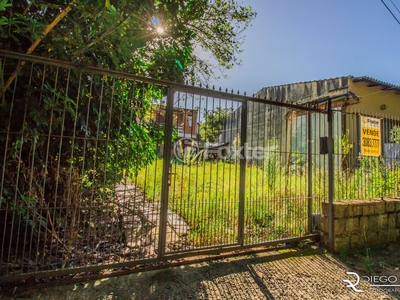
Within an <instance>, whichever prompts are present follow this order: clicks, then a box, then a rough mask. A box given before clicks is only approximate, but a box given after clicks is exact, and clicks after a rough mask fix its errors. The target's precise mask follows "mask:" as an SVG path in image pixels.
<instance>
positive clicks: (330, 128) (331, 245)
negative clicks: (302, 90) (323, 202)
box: [328, 99, 335, 252]
mask: <svg viewBox="0 0 400 300" xmlns="http://www.w3.org/2000/svg"><path fill="white" fill-rule="evenodd" d="M333 147H334V145H333V111H332V100H331V99H329V100H328V203H329V205H328V248H329V251H331V252H333V249H334V239H333V238H334V226H333V225H334V222H333V221H334V220H333V217H334V215H333V199H334V192H335V190H334V188H335V187H334V183H335V181H334V175H335V174H334V162H333Z"/></svg>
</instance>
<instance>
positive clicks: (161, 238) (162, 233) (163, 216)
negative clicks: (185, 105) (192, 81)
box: [158, 87, 175, 258]
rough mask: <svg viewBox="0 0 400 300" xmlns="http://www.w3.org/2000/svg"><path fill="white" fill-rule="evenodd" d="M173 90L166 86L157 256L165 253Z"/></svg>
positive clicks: (160, 256)
mask: <svg viewBox="0 0 400 300" xmlns="http://www.w3.org/2000/svg"><path fill="white" fill-rule="evenodd" d="M174 93H175V92H174V90H173V89H172V88H171V87H168V92H167V108H166V113H165V136H164V155H163V177H162V186H161V207H160V228H159V231H158V232H159V234H158V258H162V257H163V256H164V254H165V245H166V235H167V222H168V192H169V176H170V174H169V173H170V170H169V166H170V164H171V149H172V129H173V111H174Z"/></svg>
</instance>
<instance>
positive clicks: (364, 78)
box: [350, 76, 400, 94]
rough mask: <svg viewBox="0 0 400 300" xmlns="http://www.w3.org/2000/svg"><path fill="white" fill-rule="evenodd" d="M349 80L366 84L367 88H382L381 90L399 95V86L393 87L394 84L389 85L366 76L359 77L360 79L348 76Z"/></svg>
mask: <svg viewBox="0 0 400 300" xmlns="http://www.w3.org/2000/svg"><path fill="white" fill-rule="evenodd" d="M350 78H351V79H353V82H366V83H368V86H370V87H373V86H382V87H383V88H382V90H386V91H389V90H394V91H395V93H396V94H400V86H399V85H395V84H391V83H388V82H384V81H381V80H378V79H375V78H372V77H368V76H360V77H354V76H350Z"/></svg>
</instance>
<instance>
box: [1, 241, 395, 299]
mask: <svg viewBox="0 0 400 300" xmlns="http://www.w3.org/2000/svg"><path fill="white" fill-rule="evenodd" d="M399 249H400V245H397V246H396V247H394V248H393V246H392V248H389V250H388V249H384V250H385V251H386V252H385V253H386V254H391V257H392V258H393V255H397V256H398V255H399V254H400V252H398V251H399ZM385 253H384V254H385ZM382 259H388V258H386V257H385V256H384V255H382V256H379V255H377V256H376V257H374V258H373V259H372V262H373V263H372V264H369V265H368V266H369V267H371V266H372V267H375V269H376V272H377V273H379V275H385V274H386V275H387V276H397V278H399V282H397V283H396V284H400V272H399V271H398V268H395V267H393V266H392V267H390V264H388V263H386V264H385V263H382ZM391 261H392V262H393V261H394V260H393V259H392V260H391ZM382 265H383V266H384V267H382ZM367 269H368V268H367V264H365V257H363V256H362V255H347V254H346V255H343V254H342V256H335V255H331V254H329V253H326V252H324V251H323V250H321V249H319V248H317V247H314V246H312V247H308V248H307V249H284V250H272V251H268V252H264V253H260V254H256V255H246V256H238V257H233V258H229V259H219V260H214V261H210V262H205V263H197V264H191V265H185V266H181V267H173V268H169V269H163V270H156V271H147V272H142V273H134V274H130V275H125V276H120V277H112V278H107V279H101V280H97V281H91V282H87V283H80V284H70V285H64V286H56V287H52V288H46V289H41V290H39V289H33V290H29V291H23V290H18V289H17V290H16V292H15V294H14V295H13V297H10V295H9V296H5V295H3V296H0V299H12V298H14V299H57V300H61V299H79V300H80V299H90V300H92V299H400V286H399V287H397V289H394V292H391V293H389V292H386V291H384V290H383V289H382V288H374V287H371V286H370V283H369V282H367V281H366V280H365V279H361V280H360V283H359V284H358V285H357V286H356V288H357V289H359V290H362V292H360V293H357V292H355V291H353V290H352V289H351V288H348V287H346V283H345V282H343V279H349V280H351V282H355V279H354V277H353V276H352V275H348V274H346V272H357V273H358V274H360V276H362V275H367V273H366V271H368V270H367ZM392 278H394V277H392Z"/></svg>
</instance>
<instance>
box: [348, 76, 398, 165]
mask: <svg viewBox="0 0 400 300" xmlns="http://www.w3.org/2000/svg"><path fill="white" fill-rule="evenodd" d="M349 91H351V92H352V93H354V94H356V95H357V96H358V97H359V101H358V102H357V103H354V104H351V105H348V106H346V107H344V108H343V111H344V112H346V113H349V114H346V115H345V116H344V124H343V126H344V127H345V129H346V130H348V133H349V135H348V137H349V142H350V143H351V144H353V148H352V150H351V152H350V155H349V156H348V157H347V160H346V161H347V163H348V166H350V167H356V166H357V164H358V163H359V155H360V152H361V145H360V140H361V138H360V119H359V118H360V117H359V114H360V115H366V116H370V117H377V118H380V119H381V122H382V130H381V140H382V147H381V148H382V155H384V154H385V153H384V152H383V148H384V147H383V144H387V143H389V142H390V131H391V129H392V128H393V126H395V125H396V124H397V122H395V121H396V120H399V119H400V95H396V94H395V93H394V91H392V90H382V86H374V87H368V83H367V82H354V81H353V79H350V80H349ZM382 105H386V107H387V108H386V109H385V110H382V109H381V106H382Z"/></svg>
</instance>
